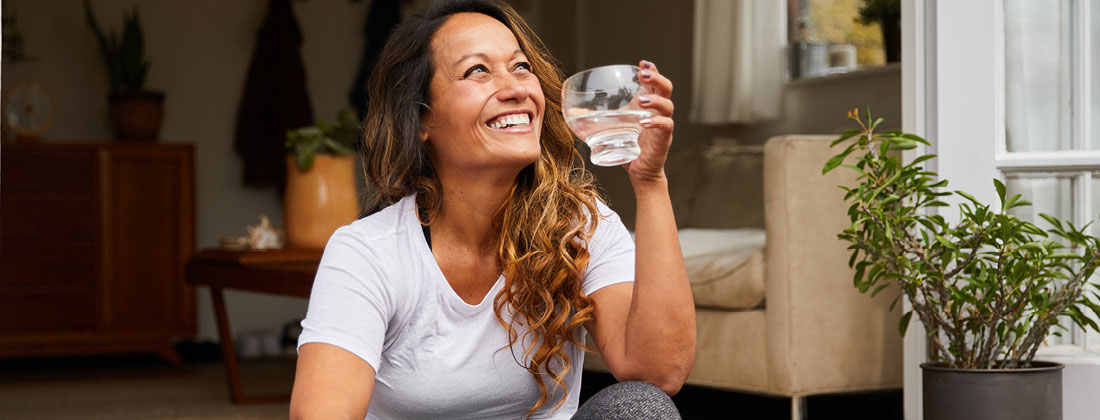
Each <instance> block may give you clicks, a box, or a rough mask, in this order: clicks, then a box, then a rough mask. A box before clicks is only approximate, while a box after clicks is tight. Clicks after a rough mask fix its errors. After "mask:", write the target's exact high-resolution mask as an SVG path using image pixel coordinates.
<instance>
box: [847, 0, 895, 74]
mask: <svg viewBox="0 0 1100 420" xmlns="http://www.w3.org/2000/svg"><path fill="white" fill-rule="evenodd" d="M856 21H857V22H859V23H861V24H864V25H870V24H873V23H875V22H878V23H879V24H880V25H881V26H880V27H881V28H882V46H883V48H885V49H886V62H887V63H895V62H898V61H901V0H863V4H862V5H861V6H859V17H857V18H856Z"/></svg>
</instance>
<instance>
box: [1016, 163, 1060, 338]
mask: <svg viewBox="0 0 1100 420" xmlns="http://www.w3.org/2000/svg"><path fill="white" fill-rule="evenodd" d="M1005 181H1006V182H1005V186H1006V187H1007V196H1009V197H1011V196H1012V195H1013V194H1020V195H1022V196H1023V198H1024V199H1026V200H1028V201H1030V202H1032V203H1034V204H1032V205H1030V206H1021V207H1015V208H1012V209H1009V211H1008V212H1009V214H1012V215H1013V216H1016V217H1018V218H1020V219H1022V220H1027V221H1029V222H1032V223H1035V224H1036V225H1038V226H1039V227H1040V228H1046V227H1049V224H1048V223H1047V222H1046V221H1045V220H1043V219H1042V218H1041V217H1039V213H1046V214H1049V215H1051V216H1054V217H1056V218H1059V219H1062V220H1070V221H1072V220H1073V184H1074V179H1073V175H1072V174H1050V173H1045V174H1031V173H1022V174H1007V175H1006V177H1005ZM1059 324H1061V325H1062V326H1063V327H1064V329H1058V328H1057V327H1054V328H1051V331H1050V332H1051V333H1054V332H1056V331H1058V332H1060V333H1061V334H1062V336H1061V337H1058V336H1053V335H1052V336H1050V337H1048V338H1047V340H1046V342H1047V344H1050V345H1058V344H1073V328H1074V324H1073V321H1072V320H1070V319H1069V318H1064V319H1061V320H1059Z"/></svg>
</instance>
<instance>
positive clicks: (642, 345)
mask: <svg viewBox="0 0 1100 420" xmlns="http://www.w3.org/2000/svg"><path fill="white" fill-rule="evenodd" d="M641 67H642V69H643V70H644V71H648V72H649V77H646V74H645V73H643V74H642V78H641V79H642V81H643V83H646V84H648V85H649V86H650V87H651V88H652V89H653V91H654V94H652V95H649V98H647V99H648V100H647V101H643V107H646V108H648V109H650V110H651V111H652V112H653V114H654V116H653V117H652V118H651V119H650V121H648V122H646V123H645V124H643V127H644V128H645V130H643V132H642V135H641V137H640V138H639V142H640V143H641V146H642V155H641V156H639V157H638V159H637V160H635V161H633V162H631V163H630V164H629V165H627V168H626V169H627V174H628V175H629V176H630V181H631V184H632V185H633V187H634V196H635V199H636V202H637V216H636V219H635V239H634V242H635V276H634V283H622V284H617V285H612V286H608V287H605V288H603V289H600V290H598V291H596V292H594V293H592V295H591V297H592V299H593V301H595V304H596V320H595V321H593V322H590V323H589V325H586V328H587V329H588V331H589V333H590V334H592V336H593V339H594V340H595V341H596V345H597V346H598V347H599V349H600V354H601V356H603V358H604V361H606V362H607V365H608V367H609V368H611V372H612V374H614V375H615V377H616V379H618V380H620V381H622V380H643V381H646V382H650V383H653V384H654V385H657V386H659V387H660V388H661V389H663V390H664V391H665V392H667V393H669V394H670V395H671V394H675V393H676V392H677V391H678V390H679V389H680V387H681V386H683V384H684V381H685V380H686V379H687V375H688V372H690V371H691V366H692V364H693V362H694V360H695V304H694V302H693V300H692V297H691V287H690V284H689V283H688V278H687V271H686V270H685V268H684V258H683V254H682V253H681V251H680V242H679V238H678V236H677V233H676V220H675V218H674V216H673V212H672V202H671V200H670V199H669V195H668V180H667V179H666V178H665V173H664V162H665V156H666V155H667V153H668V149H669V147H670V146H671V143H672V128H673V122H672V118H671V116H672V111H673V106H672V101H671V100H670V99H669V97H670V96H671V94H672V82H671V81H669V80H668V79H667V78H665V77H664V76H662V75H660V74H659V73H657V68H656V66H654V65H653V64H652V63H649V62H645V61H643V62H642V63H641Z"/></svg>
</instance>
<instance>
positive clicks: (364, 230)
mask: <svg viewBox="0 0 1100 420" xmlns="http://www.w3.org/2000/svg"><path fill="white" fill-rule="evenodd" d="M411 197H412V196H411V195H410V196H408V197H405V198H403V199H401V200H399V201H398V202H396V203H393V204H391V205H389V206H387V207H385V208H383V209H382V210H379V211H376V212H374V213H371V214H369V215H366V216H363V217H361V218H359V219H357V220H355V221H353V222H351V223H349V224H347V225H344V226H341V227H340V228H339V229H337V230H336V233H334V234H333V235H334V236H335V235H336V234H337V233H339V234H343V235H353V236H355V237H358V238H360V239H362V240H365V241H368V242H372V243H373V242H376V241H379V240H384V239H386V238H390V237H394V236H397V235H399V234H401V233H404V232H405V231H406V230H408V226H409V220H407V219H408V218H409V217H412V218H416V208H415V201H413V200H412V198H411ZM410 205H412V206H413V207H410ZM417 223H419V222H417Z"/></svg>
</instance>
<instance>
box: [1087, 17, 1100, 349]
mask: <svg viewBox="0 0 1100 420" xmlns="http://www.w3.org/2000/svg"><path fill="white" fill-rule="evenodd" d="M1092 10H1093V12H1098V11H1100V8H1095V9H1092ZM1093 16H1096V15H1095V14H1094V15H1093ZM1093 21H1094V22H1100V20H1097V19H1094V20H1093ZM1093 98H1094V99H1095V96H1094V97H1093ZM1094 110H1095V108H1094ZM1097 123H1098V124H1100V121H1097ZM1091 190H1092V191H1091V195H1092V200H1091V201H1092V202H1091V205H1090V206H1089V220H1091V221H1092V225H1091V230H1092V232H1091V234H1092V235H1093V236H1100V220H1097V214H1098V213H1100V173H1093V174H1092V188H1091ZM1090 281H1092V282H1093V283H1100V273H1094V274H1093V276H1092V279H1090ZM1089 289H1092V290H1096V289H1095V288H1089ZM1086 312H1087V313H1090V314H1091V311H1086ZM1093 315H1095V314H1093ZM1093 320H1095V321H1096V322H1097V323H1100V317H1095V316H1094V317H1093ZM1086 331H1087V332H1086V333H1085V339H1086V340H1087V341H1088V345H1086V346H1085V347H1086V348H1087V349H1088V350H1089V351H1091V352H1094V353H1100V333H1098V332H1096V331H1091V330H1086Z"/></svg>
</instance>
